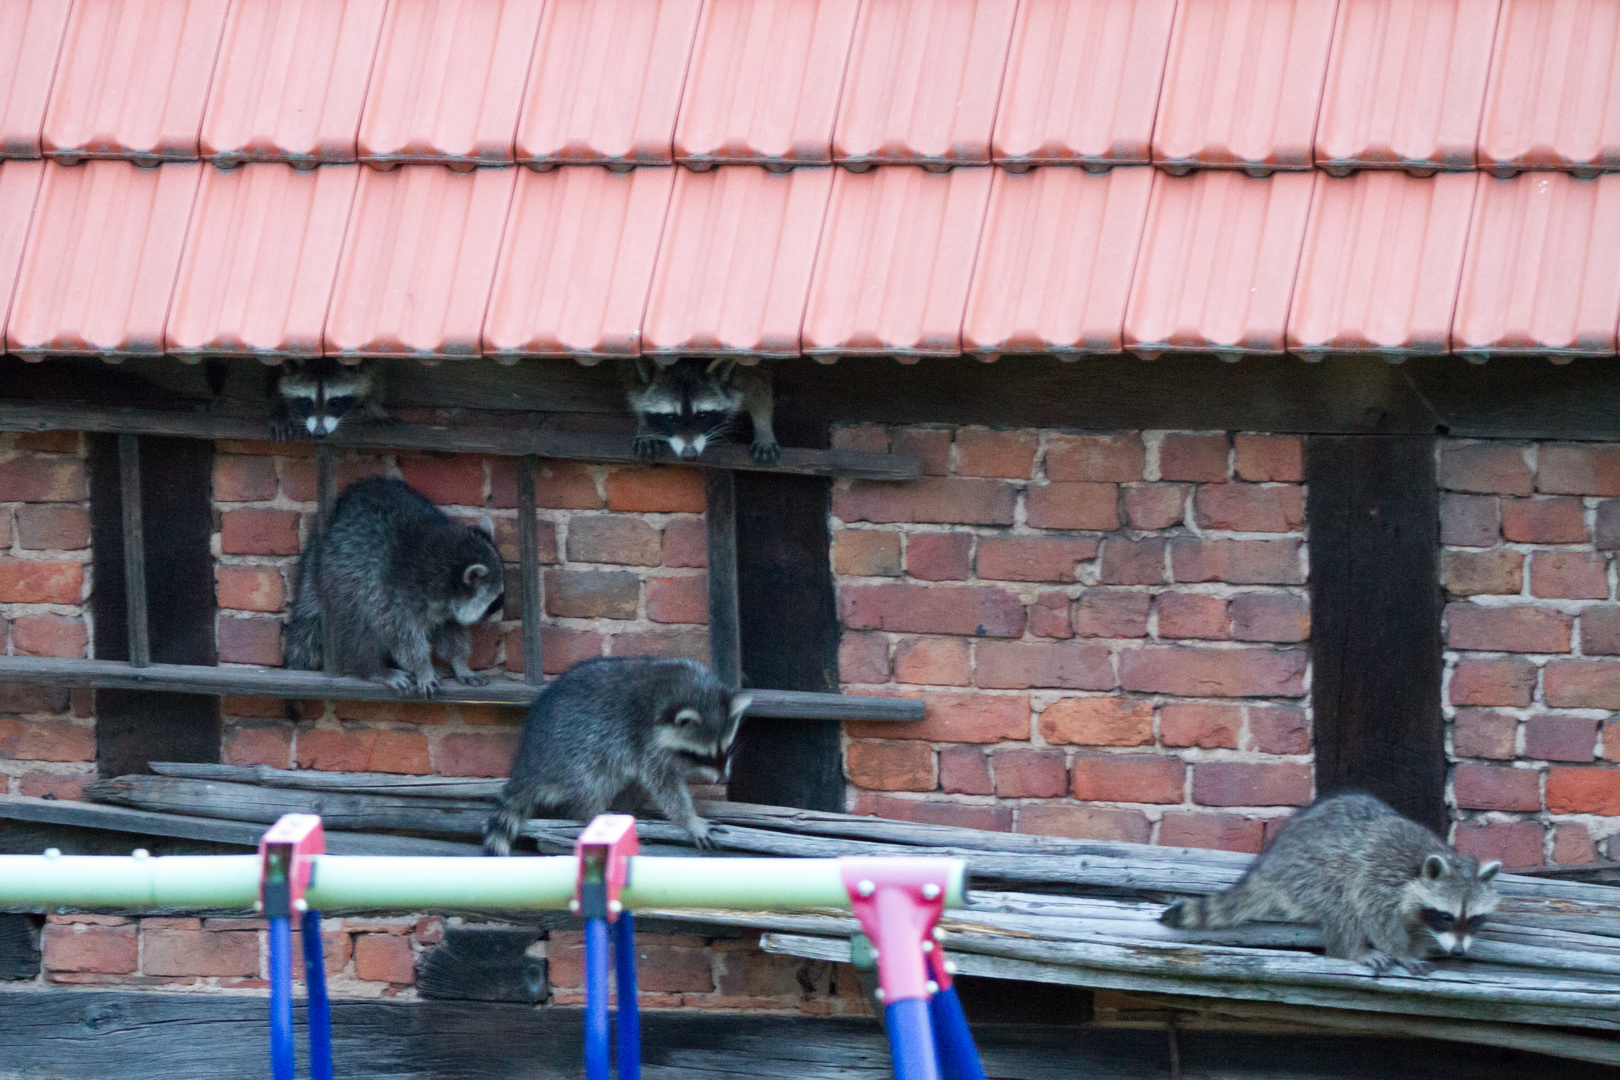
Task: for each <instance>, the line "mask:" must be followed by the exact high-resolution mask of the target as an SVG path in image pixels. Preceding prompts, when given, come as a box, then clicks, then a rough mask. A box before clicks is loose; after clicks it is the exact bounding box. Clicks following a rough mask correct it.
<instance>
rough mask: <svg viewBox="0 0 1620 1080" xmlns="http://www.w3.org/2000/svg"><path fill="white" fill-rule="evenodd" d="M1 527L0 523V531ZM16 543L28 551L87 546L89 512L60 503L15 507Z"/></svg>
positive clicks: (82, 547)
mask: <svg viewBox="0 0 1620 1080" xmlns="http://www.w3.org/2000/svg"><path fill="white" fill-rule="evenodd" d="M4 516H5V515H4V514H0V519H3V518H4ZM4 528H5V527H4V526H3V525H0V532H4ZM4 539H5V537H3V536H0V540H4ZM17 542H18V543H19V544H20V545H22V547H23V548H24V549H25V550H28V551H82V550H83V549H85V548H87V547H89V546H90V511H88V510H86V509H85V508H84V507H82V506H68V505H64V504H61V503H28V504H26V505H24V506H19V507H17Z"/></svg>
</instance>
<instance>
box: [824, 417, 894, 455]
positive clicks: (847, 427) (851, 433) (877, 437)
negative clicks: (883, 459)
mask: <svg viewBox="0 0 1620 1080" xmlns="http://www.w3.org/2000/svg"><path fill="white" fill-rule="evenodd" d="M832 446H833V449H834V450H860V451H863V452H865V453H868V454H887V453H888V452H889V429H888V428H886V427H883V426H882V425H880V424H842V425H839V426H836V427H834V428H833V431H832Z"/></svg>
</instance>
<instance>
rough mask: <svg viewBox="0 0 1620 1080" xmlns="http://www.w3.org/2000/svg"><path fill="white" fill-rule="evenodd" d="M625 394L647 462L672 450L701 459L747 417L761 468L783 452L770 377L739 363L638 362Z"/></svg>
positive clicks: (691, 360) (723, 360)
mask: <svg viewBox="0 0 1620 1080" xmlns="http://www.w3.org/2000/svg"><path fill="white" fill-rule="evenodd" d="M627 381H628V383H629V385H628V387H627V389H626V391H625V396H626V398H627V399H628V400H629V402H630V408H631V409H632V410H633V411H634V412H635V414H636V435H635V444H634V445H635V451H636V456H637V457H639V458H641V459H642V460H643V461H651V460H653V459H654V458H656V457H657V456H658V452H659V448H660V447H661V446H668V447H669V448H670V449H671V450H673V451H674V452H675V456H676V457H678V458H680V459H682V460H683V461H692V460H695V459H696V458H697V457H698V456H699V455H701V454H702V453H703V451H704V448H705V447H707V446H708V445H709V443H711V442H713V441H715V440H716V439H719V438H721V437H724V436H727V435H734V434H736V433H737V425H738V422H739V421H740V420H741V419H742V417H743V416H747V417H748V419H749V421H750V422H751V423H752V425H753V441H752V443H751V444H750V446H749V448H748V449H749V454H750V455H751V456H752V457H753V459H754V461H755V462H756V463H758V464H760V465H774V464H776V463H777V461H779V460H780V459H781V457H782V448H781V446H780V445H779V444H778V443H777V441H776V432H775V431H773V430H772V429H771V419H772V416H773V408H774V404H773V402H772V398H771V376H770V373H769V372H767V371H764V370H763V369H761V368H759V367H742V366H740V365H739V364H738V363H737V361H735V360H732V359H728V358H721V359H713V360H711V359H702V358H684V359H681V360H677V361H675V362H674V363H673V364H668V365H660V364H657V363H654V362H653V361H652V360H649V359H647V358H646V357H640V358H638V359H637V360H636V361H635V371H634V374H633V376H630V377H629V378H628V379H627Z"/></svg>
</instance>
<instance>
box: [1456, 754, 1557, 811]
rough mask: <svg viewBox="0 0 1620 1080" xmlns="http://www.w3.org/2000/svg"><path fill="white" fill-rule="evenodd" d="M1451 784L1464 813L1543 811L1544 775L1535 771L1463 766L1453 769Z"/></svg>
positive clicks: (1490, 766)
mask: <svg viewBox="0 0 1620 1080" xmlns="http://www.w3.org/2000/svg"><path fill="white" fill-rule="evenodd" d="M1451 783H1452V790H1453V791H1454V792H1455V793H1456V796H1457V805H1458V806H1459V807H1460V808H1462V809H1464V810H1540V809H1541V774H1540V773H1538V772H1536V771H1534V770H1532V769H1510V768H1507V767H1505V766H1501V765H1470V764H1467V763H1463V764H1460V765H1458V766H1456V767H1455V768H1454V769H1453V770H1452V774H1451Z"/></svg>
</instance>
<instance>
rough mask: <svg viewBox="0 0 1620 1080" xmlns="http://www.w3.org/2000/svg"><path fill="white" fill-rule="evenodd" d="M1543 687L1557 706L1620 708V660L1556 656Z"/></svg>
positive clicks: (1548, 665)
mask: <svg viewBox="0 0 1620 1080" xmlns="http://www.w3.org/2000/svg"><path fill="white" fill-rule="evenodd" d="M1542 690H1543V693H1544V694H1545V695H1546V699H1547V704H1548V705H1550V706H1552V707H1553V708H1555V709H1620V661H1616V660H1592V661H1587V662H1584V663H1583V662H1582V661H1579V660H1553V661H1551V662H1549V663H1548V664H1547V674H1546V680H1545V682H1544V684H1543V687H1542Z"/></svg>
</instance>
